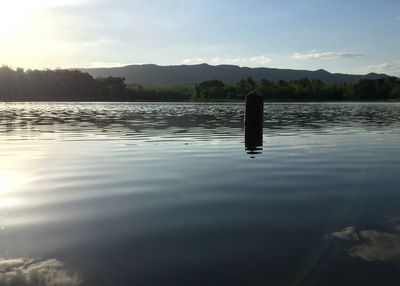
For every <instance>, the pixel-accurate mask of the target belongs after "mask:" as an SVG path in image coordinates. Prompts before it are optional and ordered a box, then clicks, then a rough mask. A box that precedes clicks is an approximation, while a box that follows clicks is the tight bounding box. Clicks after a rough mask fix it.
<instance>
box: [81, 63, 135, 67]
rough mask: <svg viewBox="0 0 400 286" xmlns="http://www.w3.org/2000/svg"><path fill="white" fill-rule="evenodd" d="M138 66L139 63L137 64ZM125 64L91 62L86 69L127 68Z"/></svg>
mask: <svg viewBox="0 0 400 286" xmlns="http://www.w3.org/2000/svg"><path fill="white" fill-rule="evenodd" d="M138 64H139V63H138ZM127 65H129V64H127V63H120V62H91V63H90V64H89V66H88V67H90V68H114V67H123V66H127Z"/></svg>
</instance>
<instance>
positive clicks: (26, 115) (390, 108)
mask: <svg viewBox="0 0 400 286" xmlns="http://www.w3.org/2000/svg"><path fill="white" fill-rule="evenodd" d="M243 115H244V105H243V104H146V103H141V104H123V103H118V104H116V103H104V104H98V103H96V104H90V103H85V104H81V103H62V104H60V103H0V134H1V133H15V132H23V133H20V134H19V135H21V136H20V138H19V139H27V138H29V137H31V136H34V135H37V134H40V135H43V134H46V133H54V132H56V133H60V132H69V133H71V132H75V131H78V132H79V133H81V132H82V131H85V132H90V133H92V134H107V135H111V136H112V135H119V136H127V137H129V138H137V137H140V136H141V135H142V136H146V135H148V133H149V132H150V134H151V132H154V131H157V130H161V129H171V132H172V133H174V134H175V131H178V133H176V134H177V135H178V138H179V136H182V135H185V133H189V134H192V133H193V135H194V136H196V134H198V132H202V133H203V135H210V136H237V135H239V134H240V132H241V127H242V123H243ZM399 126H400V104H376V103H371V104H369V103H365V104H349V103H335V104H274V103H267V104H266V105H265V115H264V127H265V128H267V129H268V136H275V135H280V134H282V132H284V133H285V134H288V135H291V134H294V133H298V132H306V131H312V132H315V131H317V132H319V133H326V134H329V133H332V132H333V130H334V131H335V132H345V133H356V132H362V131H363V130H366V129H367V130H370V131H384V130H385V129H386V130H387V129H390V128H396V127H399ZM189 130H190V131H191V132H188V131H189ZM207 132H208V134H207ZM179 133H180V134H179ZM186 135H187V134H186Z"/></svg>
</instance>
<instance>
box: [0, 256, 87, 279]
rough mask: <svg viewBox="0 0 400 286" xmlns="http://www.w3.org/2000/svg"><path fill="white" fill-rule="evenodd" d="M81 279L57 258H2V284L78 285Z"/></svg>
mask: <svg viewBox="0 0 400 286" xmlns="http://www.w3.org/2000/svg"><path fill="white" fill-rule="evenodd" d="M80 284H81V279H80V278H79V277H78V276H77V275H76V274H73V273H70V272H68V271H67V270H65V269H64V265H63V264H62V262H60V261H59V260H56V259H49V260H34V259H26V258H19V259H8V260H4V259H0V285H2V286H38V285H40V286H78V285H80Z"/></svg>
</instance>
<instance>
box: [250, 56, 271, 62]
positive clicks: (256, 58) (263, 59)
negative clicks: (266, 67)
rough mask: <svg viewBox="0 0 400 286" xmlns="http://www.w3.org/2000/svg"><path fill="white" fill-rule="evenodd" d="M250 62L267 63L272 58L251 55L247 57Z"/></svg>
mask: <svg viewBox="0 0 400 286" xmlns="http://www.w3.org/2000/svg"><path fill="white" fill-rule="evenodd" d="M249 60H250V62H252V63H256V64H269V63H270V62H271V61H272V59H271V58H269V57H266V56H256V57H252V58H250V59H249Z"/></svg>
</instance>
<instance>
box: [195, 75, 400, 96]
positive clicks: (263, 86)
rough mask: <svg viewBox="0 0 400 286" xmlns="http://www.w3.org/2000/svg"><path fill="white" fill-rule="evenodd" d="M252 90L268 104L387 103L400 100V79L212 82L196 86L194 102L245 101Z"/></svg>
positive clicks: (249, 79) (250, 79)
mask: <svg viewBox="0 0 400 286" xmlns="http://www.w3.org/2000/svg"><path fill="white" fill-rule="evenodd" d="M249 91H256V92H258V93H260V94H263V95H264V98H265V100H267V101H346V100H347V101H387V100H400V80H399V79H398V78H396V77H386V78H382V79H376V80H369V79H363V80H360V81H359V82H357V83H355V84H352V83H329V84H328V83H324V82H322V81H321V80H317V79H312V80H310V79H308V78H305V79H301V80H294V81H282V80H280V81H276V82H273V81H269V80H265V79H263V80H261V81H259V82H256V81H254V80H253V79H252V78H246V79H242V80H241V81H239V82H238V83H236V84H225V83H223V82H221V81H218V80H210V81H205V82H202V83H200V84H198V85H196V86H195V88H194V94H193V98H192V99H193V100H200V101H201V100H218V99H222V100H241V99H243V98H244V97H245V95H246V94H247V93H248V92H249Z"/></svg>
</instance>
